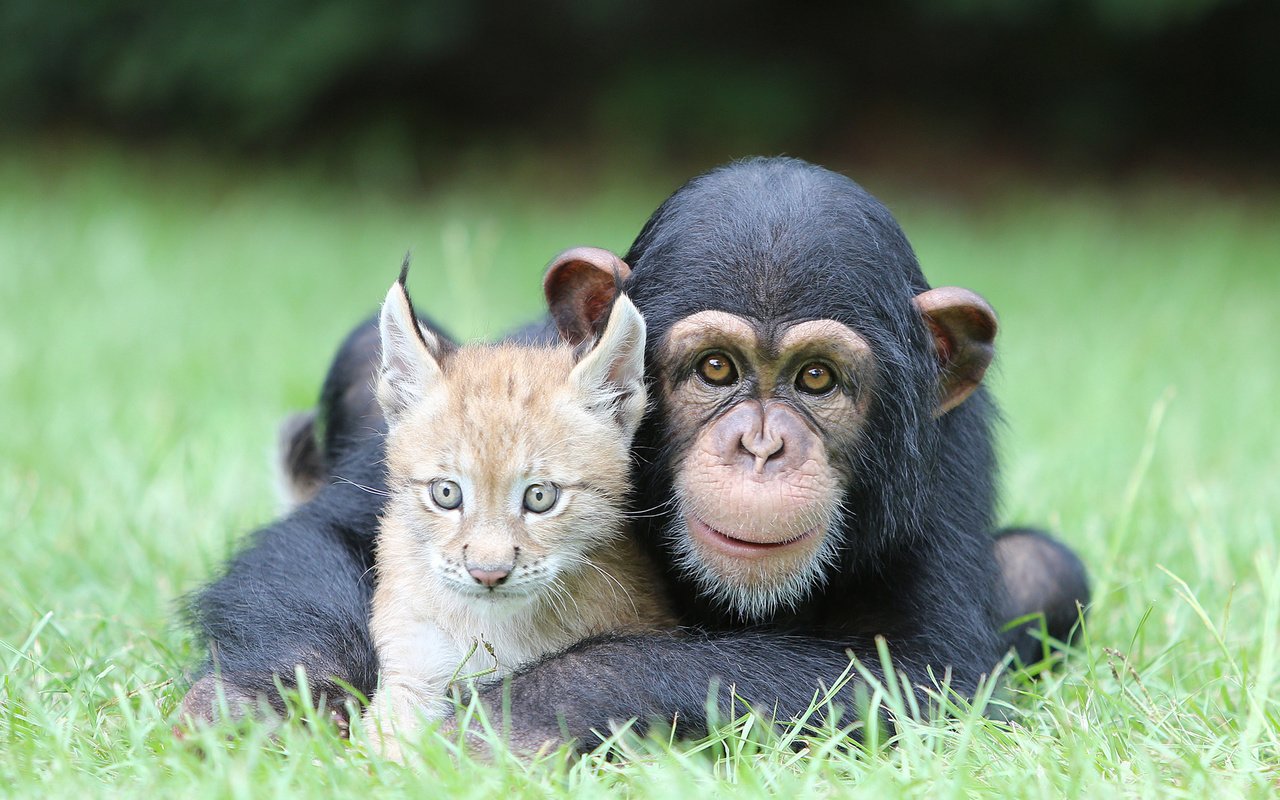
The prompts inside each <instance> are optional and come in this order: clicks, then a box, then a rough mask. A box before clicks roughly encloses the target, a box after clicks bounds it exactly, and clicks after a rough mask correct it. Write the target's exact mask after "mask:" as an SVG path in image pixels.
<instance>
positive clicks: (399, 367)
mask: <svg viewBox="0 0 1280 800" xmlns="http://www.w3.org/2000/svg"><path fill="white" fill-rule="evenodd" d="M408 275H409V261H408V259H407V258H406V259H405V263H404V266H403V267H402V268H401V270H400V278H399V280H397V281H396V282H395V283H393V284H391V291H389V292H387V299H386V300H385V301H383V303H382V315H381V316H380V317H379V319H378V330H379V332H380V333H381V335H382V364H381V367H380V368H379V370H378V405H380V406H382V412H383V413H384V414H386V415H387V419H388V420H390V421H395V419H396V418H397V417H399V416H400V415H401V414H403V413H404V411H405V409H407V408H409V407H410V406H412V405H413V404H414V403H416V402H417V401H418V400H420V399H421V398H422V395H423V394H424V393H425V392H426V391H427V389H428V388H430V387H431V385H432V384H433V383H434V382H436V381H438V380H439V379H440V376H441V372H440V358H441V357H442V356H443V355H444V345H443V343H442V342H441V340H440V339H439V337H437V336H436V335H435V334H434V333H432V332H431V331H429V330H427V329H426V328H424V327H422V325H420V324H419V323H418V317H417V314H415V313H414V310H413V302H412V301H411V300H410V299H409V290H408V288H406V287H405V279H406V278H407V277H408Z"/></svg>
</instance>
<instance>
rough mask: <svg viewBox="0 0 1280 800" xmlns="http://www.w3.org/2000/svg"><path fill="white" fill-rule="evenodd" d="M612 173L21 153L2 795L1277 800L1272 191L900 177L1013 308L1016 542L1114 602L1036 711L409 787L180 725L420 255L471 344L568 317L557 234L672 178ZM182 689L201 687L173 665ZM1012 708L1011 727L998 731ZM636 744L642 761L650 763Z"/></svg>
mask: <svg viewBox="0 0 1280 800" xmlns="http://www.w3.org/2000/svg"><path fill="white" fill-rule="evenodd" d="M673 185H674V184H673V182H666V181H663V180H659V179H657V178H654V177H652V176H645V177H644V178H641V179H634V178H632V179H631V180H630V182H627V181H621V180H616V179H614V178H599V177H596V178H595V179H594V180H593V181H592V182H590V184H589V186H588V188H586V189H583V190H582V191H581V192H580V193H568V192H565V191H563V190H560V191H557V192H554V193H552V194H551V195H548V194H547V193H546V192H544V191H543V190H542V188H541V187H540V185H539V184H538V183H536V182H535V181H533V180H529V179H522V180H520V181H517V182H516V183H515V184H513V185H502V184H501V183H500V182H497V181H494V180H492V179H484V180H479V179H477V180H474V181H468V180H462V181H460V182H459V183H457V184H456V185H449V186H447V187H441V188H439V189H437V190H436V191H434V192H432V193H430V194H427V195H409V196H406V195H397V196H387V195H383V194H380V193H379V192H378V191H377V189H376V187H373V186H362V185H360V184H358V183H350V182H348V183H344V184H341V185H335V184H333V183H330V182H327V181H325V180H323V179H321V178H320V177H318V176H317V175H315V174H313V173H310V172H305V171H304V172H297V173H294V172H288V171H285V170H282V169H262V168H254V167H251V166H247V165H240V166H235V165H227V164H199V163H185V162H184V161H183V160H182V159H180V158H178V157H176V156H173V155H168V156H165V157H162V158H152V159H147V158H144V157H142V156H141V155H138V154H133V155H121V154H119V153H118V152H115V151H94V150H89V151H85V152H78V153H77V152H73V153H60V152H52V151H47V150H45V151H39V152H35V153H25V152H18V151H16V150H13V149H10V150H9V151H6V152H5V153H4V154H3V155H0V301H2V302H0V414H3V425H0V531H3V532H4V544H5V548H4V553H5V556H4V557H5V570H4V572H5V578H4V579H3V580H0V665H2V666H3V668H4V675H3V682H2V683H0V786H5V787H10V791H12V792H14V793H17V794H24V795H32V796H36V795H39V796H70V795H84V794H91V795H96V794H101V793H103V792H105V791H109V790H115V791H117V792H119V793H120V794H126V795H130V796H133V795H138V794H142V793H144V792H147V793H151V792H156V793H159V794H161V795H176V796H192V795H200V794H207V795H230V796H252V797H260V796H270V795H294V794H297V795H304V794H317V793H323V794H351V795H356V794H361V795H363V794H368V793H371V792H376V793H377V794H379V795H387V796H390V795H394V794H397V793H401V794H420V793H422V792H423V791H424V790H426V791H430V792H433V793H437V794H440V795H449V796H459V797H473V796H474V797H490V796H494V795H497V794H519V795H530V796H562V795H570V794H572V795H573V796H574V797H579V796H585V797H590V796H600V795H606V794H608V795H615V794H618V793H620V792H622V793H626V794H631V795H640V796H650V795H655V796H673V797H674V796H696V795H700V794H705V795H727V794H734V795H736V796H763V795H765V794H771V795H782V796H794V797H825V796H830V795H834V794H846V793H858V794H865V795H868V796H871V795H883V794H890V795H893V796H899V795H910V796H921V797H930V798H932V797H940V796H949V795H960V794H964V795H970V794H991V795H1001V796H1014V797H1017V796H1029V797H1030V796H1035V797H1042V796H1061V795H1064V794H1065V795H1073V796H1085V797H1092V796H1111V795H1114V794H1117V793H1127V794H1147V793H1153V792H1155V791H1161V792H1164V793H1168V794H1173V795H1185V796H1188V797H1203V796H1206V795H1212V796H1214V797H1229V796H1236V795H1256V796H1268V795H1273V794H1274V792H1275V791H1276V790H1277V781H1278V780H1280V776H1278V775H1277V774H1276V771H1275V764H1276V763H1277V759H1278V758H1280V718H1278V714H1280V709H1278V708H1277V689H1278V688H1280V643H1278V642H1277V637H1278V636H1280V557H1278V555H1280V554H1278V553H1277V547H1276V537H1277V526H1278V525H1280V491H1277V485H1278V484H1277V480H1280V456H1277V453H1278V452H1280V437H1278V435H1277V432H1276V423H1275V408H1276V407H1277V405H1276V397H1277V396H1278V390H1280V376H1278V374H1277V366H1278V365H1280V358H1277V355H1276V352H1275V341H1276V333H1275V332H1276V324H1277V317H1278V314H1280V227H1278V226H1276V225H1275V219H1277V218H1280V213H1278V212H1280V202H1278V201H1277V199H1276V198H1274V197H1272V198H1253V199H1252V200H1251V201H1246V200H1242V199H1238V198H1237V199H1232V198H1224V197H1221V196H1213V195H1199V194H1197V193H1194V192H1191V191H1189V190H1186V189H1177V188H1175V187H1174V185H1173V184H1167V185H1166V184H1164V183H1157V184H1155V185H1153V186H1152V187H1148V188H1142V187H1128V188H1126V189H1125V190H1123V191H1121V192H1118V193H1106V192H1103V191H1101V190H1097V189H1087V188H1073V189H1070V190H1064V191H1053V190H1050V189H1047V188H1037V187H1034V186H1030V185H1028V186H1025V187H1021V188H1013V189H1010V190H1009V191H1008V192H1006V193H1001V194H999V195H996V196H992V197H989V198H987V199H986V200H983V201H982V202H980V203H976V204H974V205H973V206H971V207H960V206H958V205H956V204H950V205H937V204H933V203H931V202H930V201H929V200H928V198H927V197H924V196H920V195H914V194H902V195H895V193H894V188H893V186H891V185H890V186H883V185H875V184H873V185H871V186H870V187H869V188H871V189H872V190H873V191H876V192H877V193H878V194H880V195H881V196H882V197H883V198H884V199H885V200H887V201H889V202H890V204H891V205H892V206H893V207H894V210H895V211H896V212H897V213H898V214H899V216H900V218H901V220H902V222H903V224H904V227H905V228H906V230H907V233H908V235H909V236H910V237H911V239H912V241H913V242H914V243H915V245H916V247H917V249H918V251H919V253H920V256H921V260H922V262H923V263H924V265H925V269H926V272H927V273H928V274H929V276H930V278H931V280H932V281H933V283H934V284H935V285H939V284H945V283H955V284H960V285H964V286H968V287H970V288H973V289H976V290H978V291H979V292H981V293H983V294H984V295H986V296H987V297H988V298H989V299H990V300H991V301H992V303H993V304H994V305H995V307H996V308H997V310H998V311H999V312H1000V315H1001V325H1002V332H1001V338H1000V345H1001V350H1000V353H1001V355H1000V359H999V363H998V367H997V370H996V373H995V375H994V376H993V384H994V386H995V388H996V391H997V394H998V396H999V398H1000V399H1001V401H1002V403H1003V406H1004V408H1005V412H1006V417H1007V428H1006V431H1005V433H1004V436H1003V445H1004V446H1003V450H1004V453H1005V481H1004V483H1005V504H1004V512H1003V517H1004V518H1005V519H1006V520H1008V521H1010V522H1026V521H1029V522H1035V523H1041V524H1046V525H1049V526H1051V527H1052V528H1053V529H1055V530H1057V531H1060V532H1061V533H1062V535H1063V536H1064V537H1065V538H1066V539H1068V540H1069V541H1071V542H1072V543H1073V544H1075V545H1076V546H1077V547H1078V548H1079V549H1080V551H1081V552H1082V554H1083V555H1084V557H1085V560H1086V561H1087V562H1088V563H1089V565H1090V567H1091V569H1092V572H1093V576H1094V584H1095V592H1096V603H1095V607H1094V609H1093V611H1092V616H1091V619H1090V625H1089V628H1088V631H1087V637H1086V639H1085V640H1084V641H1083V642H1082V643H1081V646H1080V652H1079V653H1078V654H1077V657H1076V658H1075V659H1074V660H1072V661H1071V662H1070V663H1069V664H1068V665H1067V666H1066V667H1065V668H1064V669H1060V670H1058V671H1056V672H1055V673H1053V674H1052V675H1050V676H1048V677H1046V678H1045V679H1043V680H1041V681H1039V682H1036V683H1033V684H1029V683H1025V682H1020V681H1014V682H1012V683H1011V684H1008V685H1006V686H1004V687H1003V688H1002V689H1001V690H1000V691H999V692H998V694H997V698H998V699H997V701H996V702H998V703H1008V704H1011V705H1012V706H1013V707H1014V709H1015V711H1016V713H1012V714H1004V715H993V718H990V719H988V718H984V717H981V716H978V715H976V714H974V713H966V712H961V713H959V714H958V715H957V717H956V718H953V719H948V720H943V721H937V722H930V723H920V724H910V725H905V726H903V727H902V728H901V729H900V730H899V734H898V736H897V737H896V739H895V743H894V746H892V747H887V748H882V749H871V750H867V749H861V748H858V747H848V746H844V743H843V742H842V740H840V739H839V738H838V737H828V738H826V739H821V738H819V739H818V740H817V741H815V742H811V743H810V750H808V751H801V752H799V753H797V750H796V749H795V748H794V747H792V746H790V745H791V742H789V741H788V740H787V739H786V737H785V735H784V737H783V738H781V739H779V738H777V737H773V736H770V735H765V734H762V733H761V732H760V731H759V730H757V729H753V728H751V726H752V725H754V723H752V722H751V721H750V720H749V719H748V720H744V721H742V722H741V723H740V724H738V725H736V726H728V727H727V728H726V729H725V730H724V731H723V732H722V733H720V734H719V735H717V736H716V737H714V738H712V739H711V740H708V741H704V742H701V743H693V744H687V743H686V744H677V745H675V746H674V747H667V746H663V745H661V744H656V743H648V744H646V745H642V746H641V745H635V744H634V743H623V744H622V745H620V746H621V747H623V748H624V750H626V752H629V753H630V757H625V758H622V759H620V760H619V759H615V760H613V761H607V760H604V759H603V758H601V757H593V758H588V759H585V760H582V761H580V762H576V763H574V764H572V765H567V764H565V763H564V762H563V761H562V760H555V759H548V760H546V761H544V762H539V763H538V764H535V765H534V766H532V767H526V766H523V765H522V764H520V763H519V762H516V761H513V760H510V759H507V758H504V757H497V758H495V759H494V761H493V762H492V763H488V764H484V763H478V762H474V761H472V760H468V759H463V760H461V761H458V760H457V759H455V758H454V757H453V756H452V755H451V751H450V749H449V746H448V745H447V744H446V743H444V742H442V741H439V740H428V741H427V742H426V743H425V744H424V746H423V748H421V751H420V752H419V753H418V754H417V755H416V756H414V759H415V760H412V761H411V764H413V765H415V767H416V768H410V769H404V768H401V767H399V766H396V765H394V764H388V763H385V762H382V761H381V760H380V759H377V758H373V757H370V756H368V755H366V754H365V752H364V751H363V750H361V749H360V748H359V747H358V746H356V747H353V746H351V745H348V744H347V743H345V742H343V741H342V740H340V739H338V738H337V737H336V735H335V734H334V733H333V732H332V731H330V730H329V729H327V728H326V727H325V726H324V725H315V726H311V727H307V726H304V725H301V724H290V725H287V726H286V727H284V728H283V729H282V730H281V731H279V732H278V733H277V735H276V736H275V737H274V738H273V737H272V736H271V735H270V732H269V731H268V730H266V729H265V728H264V727H262V726H258V727H254V728H251V729H250V730H248V732H247V733H244V734H243V735H242V736H240V737H239V738H236V739H234V740H227V739H225V738H224V737H222V736H220V735H219V732H217V731H214V732H206V733H203V734H201V735H200V736H199V737H198V738H197V741H196V743H195V744H196V745H198V747H197V746H191V745H180V744H179V743H178V742H177V741H176V740H175V739H174V737H173V735H172V733H171V730H170V729H171V725H172V724H173V722H174V718H173V710H174V706H175V704H176V702H177V699H178V698H179V697H180V692H181V688H182V686H181V678H180V676H181V673H182V671H183V670H184V669H186V668H189V667H190V666H191V665H192V664H193V663H194V662H195V661H196V660H197V658H198V654H197V653H196V652H195V651H194V650H193V648H192V647H191V644H190V642H189V640H188V639H187V637H186V636H185V635H184V634H183V633H182V632H181V631H180V630H179V629H177V628H176V627H175V625H174V623H173V619H174V604H175V600H176V598H178V596H179V595H180V594H181V593H182V592H184V591H186V590H189V589H190V588H192V587H194V586H196V585H197V584H198V583H199V582H200V581H202V580H205V579H207V578H208V577H209V576H210V575H211V574H212V573H213V571H214V570H215V569H216V568H217V565H218V563H219V562H220V561H221V559H223V558H224V557H225V556H226V555H227V553H228V552H230V549H231V547H232V546H233V544H234V542H235V541H236V539H237V537H238V536H239V535H240V534H242V533H244V532H246V531H248V530H249V529H251V528H252V527H253V526H255V525H258V524H261V523H263V522H265V521H267V520H268V519H270V517H271V516H272V514H273V513H274V511H275V502H276V501H275V497H274V494H273V486H272V476H271V470H270V464H269V462H270V455H271V446H272V440H273V433H274V426H275V423H276V422H277V421H278V420H279V419H280V418H281V417H282V416H283V415H284V414H285V413H286V412H287V411H289V410H291V409H295V408H301V407H305V406H308V405H310V404H311V402H312V400H313V397H314V394H315V393H316V391H317V389H318V385H319V380H320V377H321V375H322V373H323V369H324V366H325V364H326V362H327V359H328V357H329V355H330V354H331V352H332V349H333V347H334V346H335V345H336V343H337V341H338V340H339V338H340V337H341V335H342V334H343V333H344V332H345V331H346V329H347V328H349V327H350V325H352V324H353V323H354V322H355V321H357V320H358V319H360V318H361V317H362V316H364V315H365V314H368V313H370V312H371V311H372V310H373V308H374V307H375V304H376V303H377V301H378V300H379V299H380V298H381V296H382V294H383V292H384V291H385V289H386V286H387V285H388V284H389V283H390V281H391V280H392V279H393V278H394V277H395V273H396V270H397V267H398V264H399V259H400V256H401V255H402V254H403V252H404V251H405V250H406V249H412V250H413V251H414V255H415V267H414V273H413V276H412V279H411V280H412V285H413V288H414V295H415V300H416V301H417V302H418V303H419V304H420V305H421V306H422V307H423V309H424V310H426V311H427V312H428V313H431V314H432V315H434V316H436V317H438V318H439V319H440V320H441V321H442V322H444V324H445V325H446V326H447V327H449V328H450V329H451V330H453V331H454V332H456V333H457V334H458V335H461V336H464V337H472V336H480V335H490V334H496V333H498V332H499V331H501V330H502V329H504V328H507V327H510V326H512V325H514V324H516V323H518V322H521V321H523V320H525V319H528V318H531V317H533V316H534V315H536V314H537V313H539V307H540V297H539V293H538V282H539V278H540V275H541V270H542V267H543V265H544V264H545V263H546V262H547V261H548V260H549V259H550V258H551V257H552V256H553V255H554V254H555V253H556V252H557V251H558V250H560V249H561V248H564V247H567V246H570V245H575V244H599V245H602V246H607V247H612V248H614V249H617V250H623V249H625V247H626V245H627V244H628V242H629V241H630V238H631V237H632V236H633V235H634V234H635V232H636V231H637V230H638V228H639V226H640V223H641V222H642V221H643V219H644V217H645V216H646V215H647V214H648V213H649V211H651V210H652V208H653V207H654V206H656V204H657V203H658V202H659V201H660V200H661V199H662V197H663V196H664V195H665V194H666V193H667V192H668V191H669V190H670V189H671V188H673ZM175 677H178V680H177V682H175V681H174V679H175ZM1002 720H1005V721H1002ZM636 748H639V749H636Z"/></svg>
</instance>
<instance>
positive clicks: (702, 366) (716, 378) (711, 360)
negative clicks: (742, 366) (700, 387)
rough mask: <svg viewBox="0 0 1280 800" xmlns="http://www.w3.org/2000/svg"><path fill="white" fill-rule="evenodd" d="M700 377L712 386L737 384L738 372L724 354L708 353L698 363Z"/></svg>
mask: <svg viewBox="0 0 1280 800" xmlns="http://www.w3.org/2000/svg"><path fill="white" fill-rule="evenodd" d="M698 375H700V376H701V377H702V379H703V380H704V381H706V382H707V383H709V384H711V385H712V386H729V385H730V384H733V383H737V381H738V370H737V369H736V368H735V367H734V366H733V362H732V361H731V360H730V359H729V357H728V356H727V355H725V354H724V353H707V354H706V355H705V356H703V357H702V360H701V361H699V362H698Z"/></svg>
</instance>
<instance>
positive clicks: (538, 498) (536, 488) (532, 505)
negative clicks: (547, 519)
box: [524, 483, 560, 514]
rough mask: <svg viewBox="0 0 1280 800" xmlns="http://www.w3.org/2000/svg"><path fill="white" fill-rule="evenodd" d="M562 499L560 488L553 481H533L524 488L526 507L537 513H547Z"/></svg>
mask: <svg viewBox="0 0 1280 800" xmlns="http://www.w3.org/2000/svg"><path fill="white" fill-rule="evenodd" d="M559 499H560V490H559V489H558V488H556V485H555V484H553V483H531V484H529V488H528V489H525V490H524V507H525V508H527V509H529V510H530V511H532V512H533V513H535V514H545V513H547V512H548V511H550V510H551V507H552V506H554V505H555V504H556V501H557V500H559Z"/></svg>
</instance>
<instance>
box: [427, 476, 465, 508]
mask: <svg viewBox="0 0 1280 800" xmlns="http://www.w3.org/2000/svg"><path fill="white" fill-rule="evenodd" d="M431 501H432V502H434V503H435V504H436V505H438V506H440V507H441V508H443V509H444V510H446V511H452V510H453V509H455V508H457V507H458V506H460V505H462V487H460V486H458V484H456V483H454V482H453V481H450V480H444V479H440V480H436V481H432V482H431Z"/></svg>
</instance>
